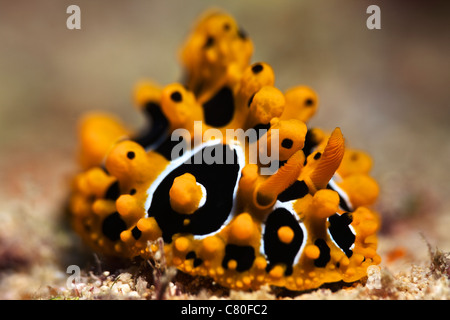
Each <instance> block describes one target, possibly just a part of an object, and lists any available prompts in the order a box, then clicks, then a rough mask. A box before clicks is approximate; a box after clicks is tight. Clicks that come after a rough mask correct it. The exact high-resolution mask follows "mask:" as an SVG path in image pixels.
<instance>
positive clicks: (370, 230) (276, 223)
mask: <svg viewBox="0 0 450 320" xmlns="http://www.w3.org/2000/svg"><path fill="white" fill-rule="evenodd" d="M252 52H253V43H252V41H251V40H250V38H249V37H248V36H247V34H246V33H245V32H244V31H243V29H242V28H240V26H239V25H238V24H237V23H236V21H235V20H234V19H233V18H232V17H231V16H229V15H228V14H226V13H223V12H216V11H214V12H208V13H206V14H204V15H203V16H202V17H201V18H200V19H199V21H198V23H197V24H196V25H195V27H194V28H193V30H192V32H191V34H190V35H189V36H188V38H187V39H186V42H185V43H184V45H183V47H182V50H181V52H180V57H181V62H182V65H183V67H184V70H185V75H184V78H183V81H182V82H180V83H178V82H176V83H172V84H169V85H166V86H159V85H158V84H156V83H154V82H152V81H143V82H141V83H139V84H138V85H137V86H136V89H135V92H134V95H133V99H134V104H135V105H136V107H137V109H138V110H139V111H142V112H143V113H144V115H145V116H146V118H147V119H148V126H147V127H146V128H145V130H134V129H130V128H129V127H128V126H127V125H124V124H123V123H121V121H120V120H119V119H117V118H115V117H114V116H112V115H109V114H105V113H91V114H89V115H86V116H85V117H84V118H83V119H82V121H81V122H80V127H79V137H80V156H79V161H80V163H81V166H82V172H81V173H79V174H78V175H77V176H76V177H75V178H74V181H73V192H72V196H71V201H70V207H71V215H72V221H73V226H74V229H75V230H76V231H77V232H78V233H79V234H80V235H81V237H82V238H83V239H84V240H85V241H86V242H87V243H88V244H90V245H91V246H92V248H93V249H94V250H95V251H98V252H101V253H103V254H105V255H111V256H120V257H124V258H130V259H131V258H134V257H138V256H140V257H143V258H145V259H147V258H150V257H152V255H153V254H154V251H155V245H154V244H155V243H157V241H156V240H158V239H162V240H163V245H162V246H163V248H162V250H164V254H165V258H166V263H167V264H168V265H171V266H176V267H177V268H178V269H179V270H181V271H182V272H185V273H187V274H190V275H193V276H206V277H210V278H212V279H213V280H214V281H215V282H217V283H219V284H221V285H223V286H225V287H228V288H232V289H241V290H249V289H257V288H259V287H260V286H262V285H266V284H268V285H273V286H279V287H285V288H287V289H289V290H307V289H313V288H317V287H319V286H321V285H322V284H324V283H331V282H338V281H344V282H354V281H357V280H359V279H361V278H363V277H364V276H365V275H366V269H367V267H368V266H370V265H373V264H378V263H380V260H381V259H380V256H379V255H378V254H377V252H376V249H377V236H376V233H377V230H378V229H379V226H380V219H379V216H378V214H377V213H376V212H375V211H373V210H372V209H371V208H370V207H371V205H372V204H373V203H374V202H375V200H376V198H377V196H378V185H377V182H376V181H375V180H374V179H373V178H372V177H371V176H370V170H371V166H372V160H371V157H370V156H369V155H368V154H366V153H365V152H363V151H360V150H353V149H349V148H346V146H345V141H344V137H343V135H342V132H341V130H340V128H335V129H334V130H332V131H330V132H328V131H325V130H321V129H319V128H315V127H314V128H311V127H308V126H307V124H308V121H309V119H310V118H311V117H312V116H313V115H314V114H315V113H316V111H317V108H318V96H317V94H316V92H315V91H314V90H313V89H311V88H309V87H307V86H303V85H301V86H296V87H292V88H290V89H288V90H286V91H285V92H282V91H280V90H279V89H278V88H276V87H275V86H274V82H275V77H274V71H273V69H272V67H271V66H270V65H269V64H267V63H265V62H256V63H251V62H250V60H251V55H252ZM230 133H233V134H232V135H231V134H230ZM268 155H270V157H268ZM267 158H269V160H270V161H266V160H267ZM149 244H153V245H149Z"/></svg>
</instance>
